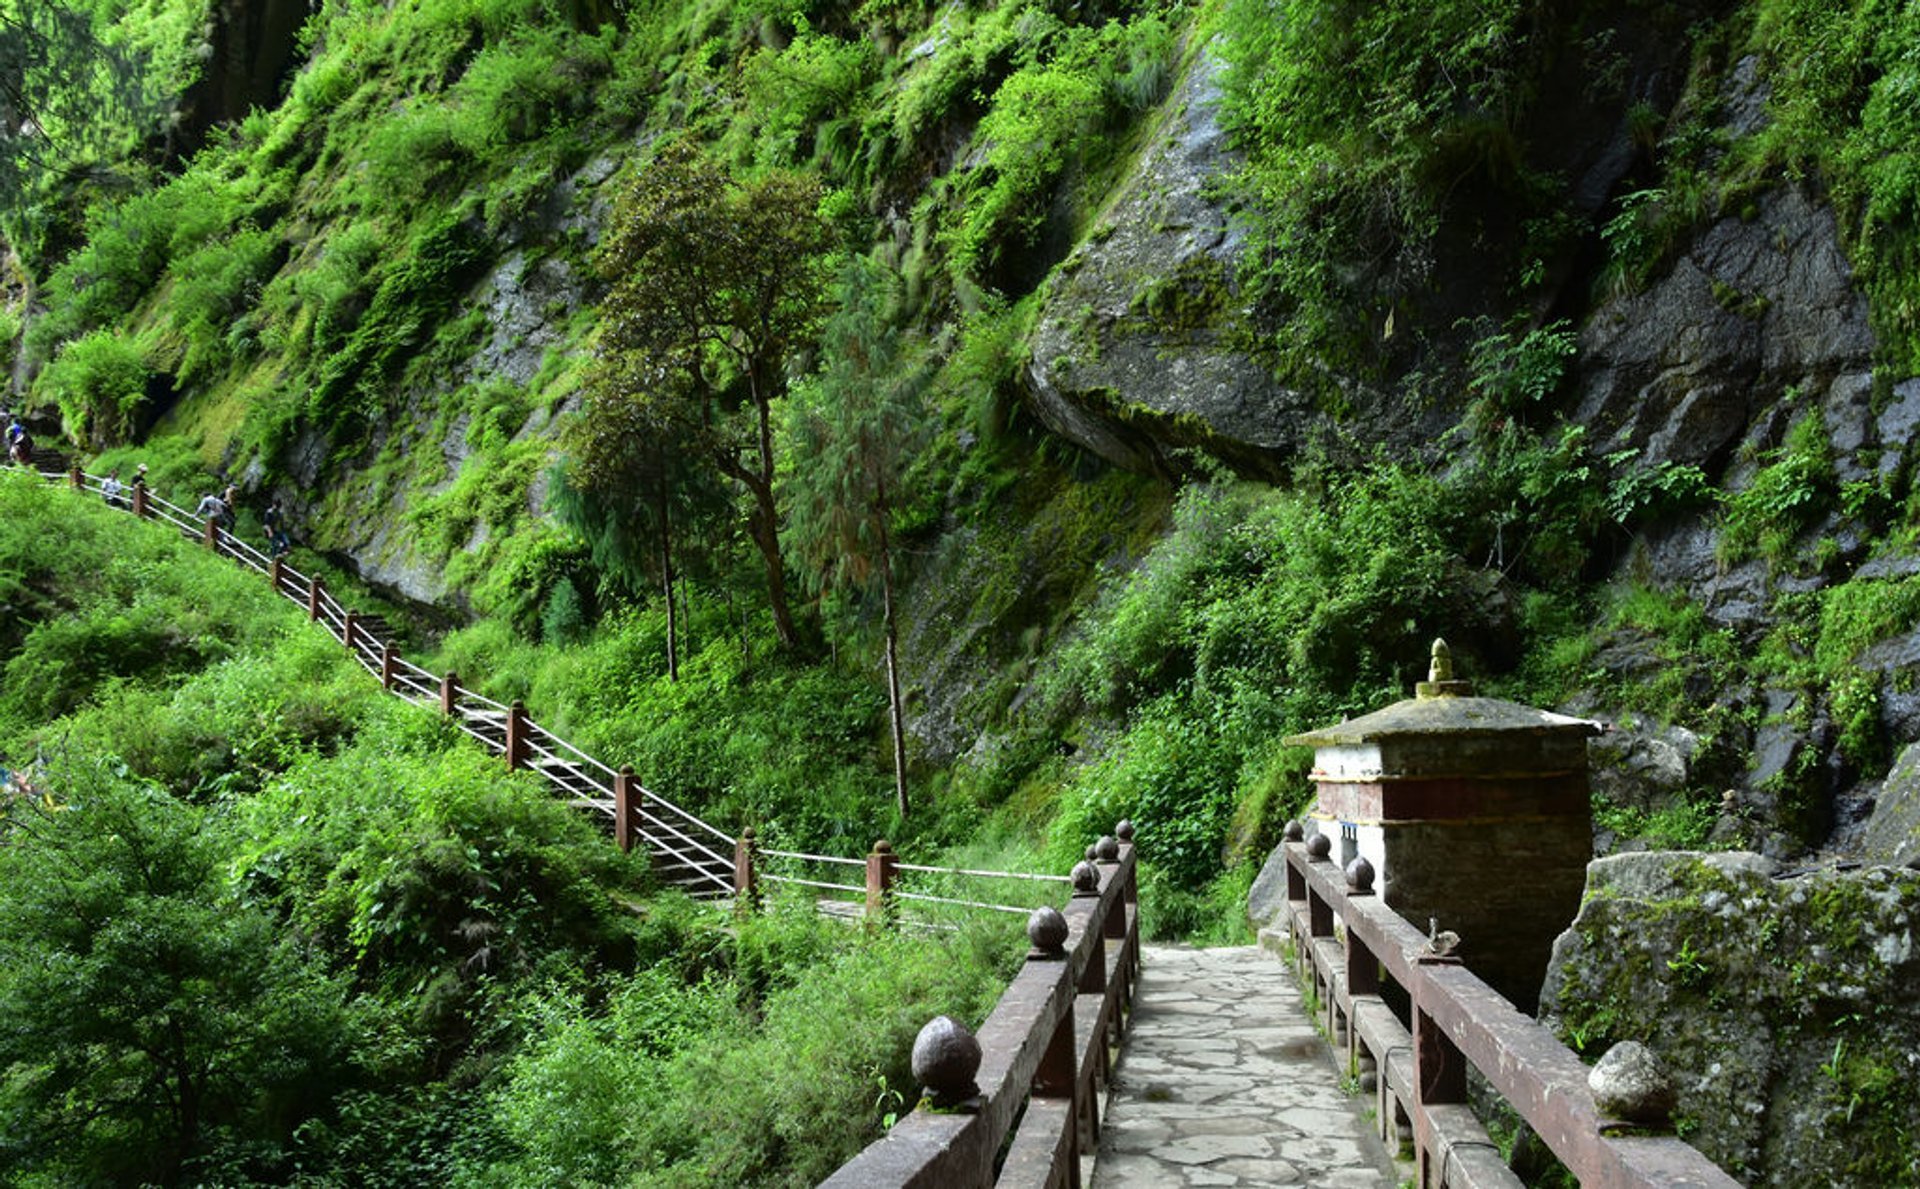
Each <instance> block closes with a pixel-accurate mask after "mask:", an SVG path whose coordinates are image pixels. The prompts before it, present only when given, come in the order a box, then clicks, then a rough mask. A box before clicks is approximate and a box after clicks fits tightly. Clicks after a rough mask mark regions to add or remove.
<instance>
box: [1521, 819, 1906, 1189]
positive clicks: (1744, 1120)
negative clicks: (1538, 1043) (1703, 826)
mask: <svg viewBox="0 0 1920 1189" xmlns="http://www.w3.org/2000/svg"><path fill="white" fill-rule="evenodd" d="M1777 871H1778V867H1777V865H1776V864H1775V863H1773V862H1772V861H1771V860H1769V859H1767V858H1765V857H1763V856H1761V855H1756V854H1742V853H1719V854H1697V853H1679V852H1644V853H1639V854H1629V855H1617V856H1613V857H1611V858H1607V859H1601V860H1598V861H1596V862H1595V863H1593V864H1592V865H1591V866H1590V867H1589V868H1588V883H1587V894H1586V899H1585V902H1584V903H1583V904H1582V906H1581V909H1580V914H1579V916H1578V917H1577V918H1576V919H1575V921H1574V923H1573V926H1572V927H1571V928H1570V929H1568V930H1567V932H1566V933H1564V934H1562V935H1561V937H1560V938H1559V940H1558V941H1557V942H1556V943H1555V945H1554V950H1553V959H1552V962H1551V963H1550V965H1549V967H1548V972H1547V980H1546V985H1545V987H1544V988H1543V990H1542V992H1541V1010H1542V1015H1543V1018H1544V1019H1545V1020H1546V1022H1547V1023H1548V1024H1549V1025H1550V1026H1552V1027H1554V1028H1555V1029H1556V1030H1558V1031H1559V1033H1560V1034H1561V1036H1562V1037H1563V1038H1565V1039H1566V1040H1567V1041H1568V1043H1570V1044H1571V1045H1573V1046H1574V1047H1575V1048H1576V1049H1578V1050H1579V1051H1581V1052H1582V1053H1584V1054H1586V1055H1588V1056H1589V1057H1594V1056H1598V1055H1599V1054H1601V1053H1604V1052H1606V1051H1607V1050H1608V1049H1610V1048H1612V1047H1613V1046H1615V1045H1617V1044H1621V1043H1624V1042H1629V1041H1631V1042H1638V1043H1639V1044H1642V1045H1644V1046H1646V1048H1647V1049H1648V1050H1649V1051H1650V1052H1651V1054H1652V1055H1653V1056H1654V1057H1655V1058H1657V1059H1658V1061H1659V1062H1660V1064H1661V1065H1663V1066H1664V1067H1665V1068H1666V1069H1667V1070H1668V1071H1669V1073H1670V1075H1671V1077H1672V1078H1673V1082H1674V1088H1675V1091H1676V1095H1675V1096H1676V1103H1675V1112H1674V1121H1675V1123H1676V1125H1677V1126H1678V1127H1679V1129H1680V1131H1681V1133H1682V1134H1683V1135H1685V1136H1686V1137H1687V1138H1688V1140H1689V1141H1690V1142H1691V1143H1693V1144H1694V1146H1696V1147H1698V1148H1699V1149H1700V1150H1701V1151H1702V1152H1704V1153H1705V1154H1706V1155H1707V1156H1708V1157H1709V1158H1711V1159H1712V1160H1714V1161H1715V1162H1716V1163H1718V1164H1719V1165H1720V1166H1721V1167H1723V1168H1724V1169H1726V1170H1727V1171H1728V1172H1729V1173H1730V1174H1732V1175H1733V1176H1734V1177H1736V1178H1738V1179H1739V1180H1740V1181H1741V1182H1742V1183H1743V1184H1749V1185H1754V1186H1763V1187H1771V1186H1797V1185H1835V1186H1858V1187H1860V1189H1866V1187H1868V1186H1880V1185H1891V1184H1912V1183H1914V1176H1915V1173H1916V1172H1917V1171H1920V1169H1917V1168H1916V1166H1915V1164H1914V1159H1915V1149H1914V1148H1913V1146H1912V1142H1911V1139H1910V1138H1909V1137H1911V1136H1913V1135H1916V1134H1920V1092H1916V1089H1915V1088H1916V1086H1920V978H1916V977H1915V976H1916V975H1917V974H1920V961H1917V960H1916V959H1917V958H1920V955H1916V953H1915V949H1914V925H1915V917H1916V913H1920V871H1912V870H1907V869H1904V868H1899V869H1896V868H1887V867H1876V868H1871V869H1866V870H1858V871H1840V870H1831V869H1829V870H1820V871H1816V872H1813V873H1811V874H1808V875H1803V876H1800V877H1797V878H1792V879H1781V878H1777Z"/></svg>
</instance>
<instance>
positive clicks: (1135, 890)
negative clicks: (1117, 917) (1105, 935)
mask: <svg viewBox="0 0 1920 1189" xmlns="http://www.w3.org/2000/svg"><path fill="white" fill-rule="evenodd" d="M1113 833H1114V836H1115V837H1117V838H1119V839H1120V842H1121V845H1123V846H1125V847H1126V848H1127V850H1128V851H1129V852H1131V851H1132V850H1133V823H1132V822H1131V821H1129V820H1127V819H1126V818H1121V819H1120V821H1119V822H1118V823H1116V824H1115V825H1114V827H1113ZM1122 899H1123V900H1124V901H1125V903H1126V907H1127V908H1129V909H1132V911H1131V912H1129V913H1127V914H1126V918H1125V919H1126V920H1127V921H1128V925H1127V929H1128V934H1127V936H1128V937H1130V938H1132V945H1131V946H1130V947H1129V948H1128V951H1127V956H1128V959H1129V961H1128V970H1127V982H1128V990H1127V1000H1128V1002H1132V1000H1133V990H1132V984H1133V983H1134V982H1135V981H1136V980H1138V979H1139V977H1140V868H1139V866H1138V865H1137V864H1136V865H1133V866H1129V867H1128V868H1127V888H1126V894H1125V896H1124V897H1122Z"/></svg>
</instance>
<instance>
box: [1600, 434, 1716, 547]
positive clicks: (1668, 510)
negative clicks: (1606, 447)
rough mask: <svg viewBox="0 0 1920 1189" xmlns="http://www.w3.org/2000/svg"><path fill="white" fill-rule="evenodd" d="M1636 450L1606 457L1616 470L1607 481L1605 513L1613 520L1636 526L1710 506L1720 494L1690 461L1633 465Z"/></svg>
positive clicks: (1704, 474)
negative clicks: (1609, 481) (1611, 478)
mask: <svg viewBox="0 0 1920 1189" xmlns="http://www.w3.org/2000/svg"><path fill="white" fill-rule="evenodd" d="M1638 453H1639V452H1638V451H1632V452H1629V453H1626V454H1616V455H1612V456H1610V457H1609V459H1608V461H1609V462H1610V463H1613V464H1614V466H1615V467H1616V473H1615V475H1614V478H1613V481H1612V482H1611V483H1609V484H1608V485H1607V515H1609V516H1611V517H1613V519H1614V521H1615V522H1617V523H1619V524H1621V525H1624V526H1626V527H1629V528H1636V527H1639V526H1640V525H1643V524H1651V523H1653V522H1655V521H1659V520H1663V519H1666V518H1667V517H1670V516H1674V515H1677V514H1679V513H1683V512H1694V511H1699V510H1701V509H1703V508H1709V507H1712V506H1713V504H1714V503H1715V501H1716V500H1717V499H1718V498H1719V493H1718V491H1717V490H1716V489H1715V488H1714V486H1713V484H1712V483H1710V482H1709V481H1708V480H1707V476H1706V472H1705V471H1702V470H1701V469H1700V468H1699V467H1697V466H1694V465H1693V464H1692V463H1685V462H1672V461H1668V462H1663V463H1660V464H1659V465H1657V466H1650V467H1649V466H1634V465H1632V463H1633V459H1634V457H1635V456H1636V455H1637V454H1638Z"/></svg>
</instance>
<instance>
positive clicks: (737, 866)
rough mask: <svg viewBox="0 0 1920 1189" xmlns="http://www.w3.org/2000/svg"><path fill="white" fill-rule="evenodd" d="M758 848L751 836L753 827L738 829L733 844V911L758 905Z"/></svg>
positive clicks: (754, 907) (752, 909) (753, 908)
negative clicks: (738, 833)
mask: <svg viewBox="0 0 1920 1189" xmlns="http://www.w3.org/2000/svg"><path fill="white" fill-rule="evenodd" d="M759 853H760V848H759V846H758V845H757V844H756V843H755V841H754V838H753V827H752V826H748V827H747V828H746V829H744V830H742V831H740V840H739V841H737V842H735V843H734V844H733V908H734V911H735V912H753V911H754V910H756V909H758V908H759V907H760V872H759V871H758V870H757V863H756V860H757V859H758V858H759Z"/></svg>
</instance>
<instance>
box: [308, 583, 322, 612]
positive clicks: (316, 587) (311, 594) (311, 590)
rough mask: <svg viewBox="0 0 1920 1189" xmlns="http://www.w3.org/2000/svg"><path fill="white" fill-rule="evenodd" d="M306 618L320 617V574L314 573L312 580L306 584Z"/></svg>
mask: <svg viewBox="0 0 1920 1189" xmlns="http://www.w3.org/2000/svg"><path fill="white" fill-rule="evenodd" d="M307 618H308V619H311V620H318V619H319V618H320V575H318V574H315V575H314V576H313V581H312V582H310V583H308V584H307Z"/></svg>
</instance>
